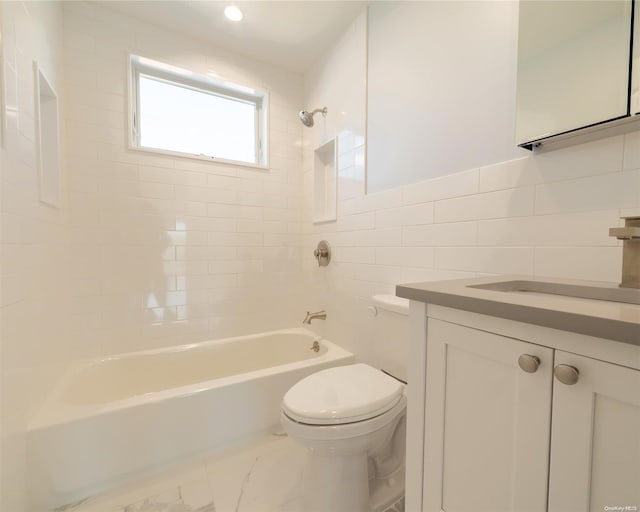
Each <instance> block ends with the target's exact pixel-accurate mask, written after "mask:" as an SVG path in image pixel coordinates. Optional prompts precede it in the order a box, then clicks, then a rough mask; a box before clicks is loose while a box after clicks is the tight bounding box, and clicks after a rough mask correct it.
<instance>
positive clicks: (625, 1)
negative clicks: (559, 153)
mask: <svg viewBox="0 0 640 512" xmlns="http://www.w3.org/2000/svg"><path fill="white" fill-rule="evenodd" d="M638 3H639V0H569V1H557V0H554V1H549V2H540V1H539V0H521V1H520V12H519V27H518V76H517V107H516V140H517V144H518V145H519V146H521V147H524V148H527V149H532V148H536V147H539V146H540V145H543V146H548V148H551V147H554V146H556V147H560V146H564V145H569V144H572V143H579V142H586V141H587V140H591V139H595V138H600V137H605V136H609V135H615V134H617V133H624V132H627V131H631V130H635V129H640V41H638V40H639V39H640V29H639V26H640V20H639V19H638V18H640V13H638V10H639V6H638ZM634 11H635V13H634ZM634 14H635V16H634ZM634 17H635V20H634ZM634 26H635V27H634ZM634 32H635V38H634V37H633V36H634ZM634 39H635V43H634Z"/></svg>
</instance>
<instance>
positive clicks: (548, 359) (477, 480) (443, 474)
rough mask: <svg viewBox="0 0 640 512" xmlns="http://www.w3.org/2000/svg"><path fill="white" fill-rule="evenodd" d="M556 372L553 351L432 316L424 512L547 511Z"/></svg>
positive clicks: (429, 330) (430, 322)
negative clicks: (531, 365) (528, 364)
mask: <svg viewBox="0 0 640 512" xmlns="http://www.w3.org/2000/svg"><path fill="white" fill-rule="evenodd" d="M527 354H528V355H530V356H536V357H537V358H539V360H540V366H539V367H538V369H537V371H535V372H533V373H527V372H525V371H523V370H522V369H521V368H520V367H519V365H518V358H519V357H520V356H521V355H527ZM552 370H553V351H552V350H551V349H549V348H546V347H540V346H537V345H533V344H530V343H525V342H523V341H520V340H515V339H512V338H506V337H503V336H498V335H496V334H491V333H488V332H484V331H478V330H475V329H469V328H467V327H462V326H459V325H455V324H450V323H447V322H442V321H439V320H433V319H429V321H428V325H427V376H426V408H425V457H424V458H425V460H424V481H423V489H424V495H423V510H424V511H426V512H437V511H445V512H504V511H513V512H534V511H535V512H543V511H546V506H547V477H548V464H549V430H550V416H551V383H552Z"/></svg>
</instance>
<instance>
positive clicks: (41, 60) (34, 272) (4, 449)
mask: <svg viewBox="0 0 640 512" xmlns="http://www.w3.org/2000/svg"><path fill="white" fill-rule="evenodd" d="M0 9H1V12H0V13H1V16H0V19H1V20H2V22H1V25H0V30H1V32H2V42H3V62H2V75H3V77H4V95H5V96H4V97H5V121H6V126H4V128H5V129H4V130H3V131H4V140H3V141H2V142H3V145H2V149H0V159H1V167H0V219H1V225H0V251H1V253H0V261H1V262H0V283H1V284H0V286H1V293H0V298H1V309H0V315H1V317H0V348H1V350H0V368H1V374H0V400H1V401H0V431H1V434H2V438H1V443H2V444H1V447H0V460H1V464H0V486H1V488H0V509H1V510H7V511H9V510H10V511H21V510H26V508H25V504H24V493H23V491H24V481H25V472H26V468H25V453H26V443H25V435H24V433H25V429H26V425H27V422H28V420H29V418H30V417H31V415H32V414H33V411H34V409H35V407H37V404H38V403H39V402H40V401H41V400H42V397H43V395H44V391H43V390H44V389H46V387H47V386H48V385H49V384H50V382H51V381H52V380H53V379H55V377H56V376H57V375H58V374H59V372H60V371H61V370H62V368H63V367H64V364H65V363H66V358H67V356H68V354H69V351H68V345H69V344H68V339H69V331H68V319H69V307H70V295H69V293H68V284H69V276H70V272H71V264H70V256H71V255H70V251H69V247H70V245H69V242H70V230H69V225H70V223H69V208H68V202H67V197H66V196H63V198H62V204H61V207H60V208H59V209H58V208H52V207H50V206H47V205H45V204H44V203H41V202H40V201H39V199H38V171H37V165H36V161H37V151H36V136H35V119H34V85H33V84H34V80H33V61H34V60H35V61H37V62H38V65H39V67H40V69H41V71H42V72H43V73H44V74H45V75H46V77H47V79H48V80H49V82H50V83H51V84H52V85H53V88H54V89H55V90H56V92H57V93H58V96H59V98H60V99H61V100H62V101H64V98H63V97H64V91H63V90H62V77H61V71H62V69H61V68H62V62H61V58H62V54H61V40H62V18H61V9H60V5H59V4H56V3H53V2H52V3H45V2H1V3H0ZM62 178H63V181H64V178H65V175H64V171H63V175H62Z"/></svg>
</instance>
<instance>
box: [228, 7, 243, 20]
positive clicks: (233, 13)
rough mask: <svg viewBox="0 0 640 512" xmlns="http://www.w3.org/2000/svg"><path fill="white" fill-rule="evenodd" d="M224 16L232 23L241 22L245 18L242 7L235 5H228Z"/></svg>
mask: <svg viewBox="0 0 640 512" xmlns="http://www.w3.org/2000/svg"><path fill="white" fill-rule="evenodd" d="M224 15H225V16H226V17H227V18H228V19H230V20H231V21H240V20H241V19H242V18H244V14H243V13H242V11H241V10H240V7H237V6H235V5H227V6H226V7H225V8H224Z"/></svg>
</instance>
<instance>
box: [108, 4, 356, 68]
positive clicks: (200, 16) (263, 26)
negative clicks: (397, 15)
mask: <svg viewBox="0 0 640 512" xmlns="http://www.w3.org/2000/svg"><path fill="white" fill-rule="evenodd" d="M101 3H102V4H103V5H105V6H106V7H109V8H111V9H115V10H117V11H120V12H122V13H125V14H127V15H129V16H133V17H135V18H140V19H143V20H146V21H148V22H150V23H153V24H155V25H159V26H161V27H164V28H167V29H170V30H173V31H176V32H180V33H184V34H187V35H190V36H192V37H195V38H197V39H200V40H203V41H206V42H209V43H211V44H214V45H216V46H221V47H223V48H227V49H229V50H232V51H235V52H237V53H240V54H243V55H247V56H250V57H253V58H255V59H257V60H260V61H263V62H268V63H270V64H274V65H276V66H279V67H282V68H285V69H288V70H291V71H294V72H297V73H304V72H305V71H307V70H308V69H309V67H310V66H311V65H312V64H313V62H314V61H315V60H316V59H317V58H318V57H319V56H320V55H322V53H323V52H324V51H325V50H327V49H328V48H329V47H330V46H331V44H332V43H333V42H334V41H335V40H336V39H337V38H338V37H339V36H340V34H341V33H342V32H343V31H344V30H345V29H346V28H347V27H348V25H349V24H350V23H351V21H353V20H354V19H355V18H356V16H357V15H358V14H359V13H360V12H362V10H363V9H364V7H365V5H366V1H351V0H343V1H339V0H335V1H318V0H298V1H271V0H263V1H253V0H246V1H243V0H240V1H235V2H233V1H220V0H215V1H195V0H170V1H165V0H151V1H149V0H141V1H119V0H110V1H109V0H104V1H103V2H101ZM232 3H233V4H235V5H238V6H239V7H240V8H241V9H242V10H243V12H244V20H242V21H241V22H238V23H233V22H230V21H229V20H227V19H226V18H225V17H224V14H223V11H224V8H225V7H226V6H227V5H229V4H232Z"/></svg>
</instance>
